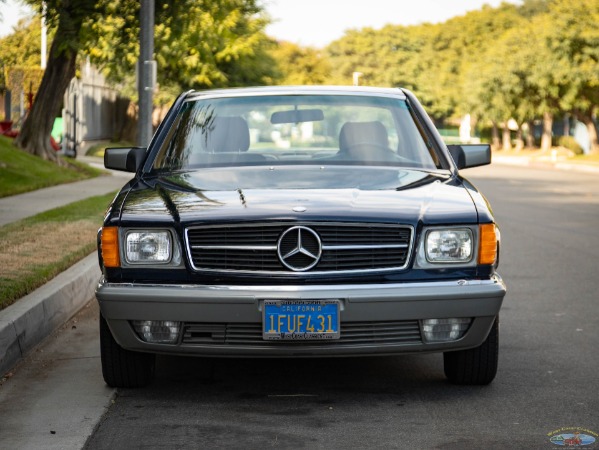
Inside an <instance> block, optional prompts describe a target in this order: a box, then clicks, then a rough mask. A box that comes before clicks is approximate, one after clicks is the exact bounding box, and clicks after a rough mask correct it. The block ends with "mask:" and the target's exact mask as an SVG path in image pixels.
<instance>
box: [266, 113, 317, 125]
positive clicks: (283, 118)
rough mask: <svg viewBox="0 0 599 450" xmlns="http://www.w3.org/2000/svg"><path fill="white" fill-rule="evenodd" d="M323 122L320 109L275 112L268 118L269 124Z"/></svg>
mask: <svg viewBox="0 0 599 450" xmlns="http://www.w3.org/2000/svg"><path fill="white" fill-rule="evenodd" d="M319 120H324V113H323V112H322V110H321V109H294V110H291V111H277V112H274V113H272V116H270V123H273V124H277V123H299V122H317V121H319Z"/></svg>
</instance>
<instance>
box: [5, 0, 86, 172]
mask: <svg viewBox="0 0 599 450" xmlns="http://www.w3.org/2000/svg"><path fill="white" fill-rule="evenodd" d="M34 3H35V2H34ZM41 3H42V2H37V4H36V6H37V7H38V9H39V10H40V12H41ZM45 5H46V8H47V20H48V22H49V23H50V24H53V25H55V26H56V33H55V35H54V39H53V41H52V45H51V47H50V54H49V56H48V63H47V66H46V71H45V72H44V76H43V78H42V82H41V85H40V88H39V90H38V92H37V95H36V96H35V100H34V102H33V106H32V108H31V111H29V114H28V115H27V118H26V119H25V122H24V123H23V127H22V128H21V131H20V133H19V135H18V136H17V138H16V140H15V144H16V145H17V146H18V147H20V148H22V149H23V150H25V151H27V152H29V153H32V154H34V155H37V156H40V157H41V158H43V159H47V160H51V161H58V157H57V156H56V152H55V151H54V150H53V149H52V147H51V145H50V139H49V138H50V133H51V131H52V126H53V124H54V118H55V117H56V116H57V115H58V113H59V112H60V108H61V105H62V97H63V95H64V92H65V91H66V89H67V87H68V85H69V83H70V82H71V79H72V78H73V76H74V75H75V62H76V59H77V52H78V50H79V48H80V44H81V36H80V33H81V26H82V24H83V22H84V20H85V19H86V18H87V17H89V16H90V15H92V14H93V13H94V11H95V2H94V1H91V0H45Z"/></svg>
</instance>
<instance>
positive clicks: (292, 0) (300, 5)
mask: <svg viewBox="0 0 599 450" xmlns="http://www.w3.org/2000/svg"><path fill="white" fill-rule="evenodd" d="M501 1H502V0H263V3H264V4H265V6H266V11H267V12H268V13H269V14H270V16H271V18H272V19H273V23H272V24H271V25H269V26H268V28H267V29H266V32H267V34H269V35H270V36H272V37H274V38H276V39H278V40H285V41H291V42H294V43H297V44H300V45H303V46H312V47H324V46H326V45H327V44H329V43H330V42H332V41H334V40H336V39H339V38H341V37H342V36H343V34H344V33H345V31H346V30H348V29H356V28H357V29H359V28H364V27H372V28H381V27H383V26H385V25H386V24H393V25H417V24H420V23H424V22H431V23H437V22H444V21H445V20H447V19H449V18H451V17H455V16H461V15H464V14H465V13H466V12H468V11H472V10H476V9H480V8H481V7H482V6H483V5H484V4H488V5H491V6H494V7H495V6H498V5H499V4H500V3H501ZM515 1H517V0H514V2H515ZM1 13H2V18H1V19H0V37H1V36H5V35H7V34H10V33H11V32H12V29H13V26H14V25H16V24H17V21H18V20H19V18H20V17H23V16H25V15H27V13H28V8H27V7H26V6H23V5H22V3H20V2H18V1H17V0H6V2H5V4H4V5H3V6H2V11H1Z"/></svg>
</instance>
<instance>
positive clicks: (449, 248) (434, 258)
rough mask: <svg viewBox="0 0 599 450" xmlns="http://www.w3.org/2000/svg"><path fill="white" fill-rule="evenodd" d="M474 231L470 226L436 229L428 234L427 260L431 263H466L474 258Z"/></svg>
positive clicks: (426, 244) (426, 243)
mask: <svg viewBox="0 0 599 450" xmlns="http://www.w3.org/2000/svg"><path fill="white" fill-rule="evenodd" d="M473 248H474V244H473V239H472V231H471V230H470V229H469V228H455V229H451V228H450V229H435V230H430V231H429V232H428V233H427V234H426V242H425V254H426V260H427V261H428V262H431V263H465V262H468V261H470V260H471V259H472V254H473Z"/></svg>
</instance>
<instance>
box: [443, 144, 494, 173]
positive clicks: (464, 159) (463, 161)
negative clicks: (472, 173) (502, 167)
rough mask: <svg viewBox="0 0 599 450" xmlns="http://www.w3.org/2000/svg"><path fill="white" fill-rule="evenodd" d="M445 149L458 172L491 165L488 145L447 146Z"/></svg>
mask: <svg viewBox="0 0 599 450" xmlns="http://www.w3.org/2000/svg"><path fill="white" fill-rule="evenodd" d="M447 149H448V150H449V153H450V154H451V157H452V158H453V160H454V161H455V164H456V166H458V170H461V169H468V168H470V167H478V166H485V165H487V164H491V146H490V145H489V144H463V145H448V146H447Z"/></svg>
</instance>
